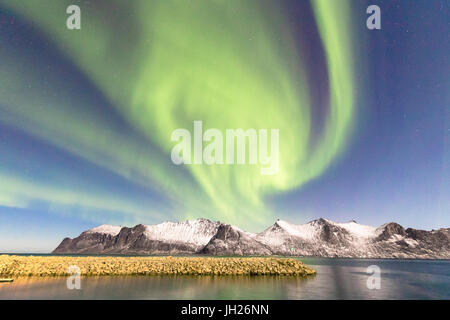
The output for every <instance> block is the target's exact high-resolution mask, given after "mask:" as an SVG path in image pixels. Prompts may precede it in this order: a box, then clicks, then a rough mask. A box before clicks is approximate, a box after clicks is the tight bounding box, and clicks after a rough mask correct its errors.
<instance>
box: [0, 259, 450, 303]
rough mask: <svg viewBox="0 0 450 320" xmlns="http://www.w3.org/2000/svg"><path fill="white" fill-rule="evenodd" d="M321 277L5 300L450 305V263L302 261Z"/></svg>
mask: <svg viewBox="0 0 450 320" xmlns="http://www.w3.org/2000/svg"><path fill="white" fill-rule="evenodd" d="M299 259H300V260H302V261H303V262H304V263H306V264H308V265H310V266H312V267H313V268H314V269H315V270H316V271H317V275H316V276H314V277H309V278H294V277H268V276H263V277H243V276H236V277H209V276H208V277H205V276H202V277H192V276H147V277H142V276H129V277H86V278H82V280H81V290H69V289H67V286H66V279H67V278H19V279H15V281H14V282H13V283H0V299H450V261H449V260H444V261H442V260H440V261H438V260H431V261H429V260H380V259H374V260H365V259H324V258H299ZM370 265H377V266H379V267H380V269H381V288H380V289H379V290H369V289H368V288H367V279H368V277H369V275H368V274H367V273H366V270H367V267H368V266H370Z"/></svg>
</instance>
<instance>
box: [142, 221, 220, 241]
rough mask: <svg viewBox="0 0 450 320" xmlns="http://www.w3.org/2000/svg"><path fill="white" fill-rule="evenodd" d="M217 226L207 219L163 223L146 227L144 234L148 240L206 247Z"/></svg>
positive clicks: (217, 223)
mask: <svg viewBox="0 0 450 320" xmlns="http://www.w3.org/2000/svg"><path fill="white" fill-rule="evenodd" d="M219 225H220V222H212V221H209V220H207V219H197V220H190V221H189V220H188V221H183V222H163V223H160V224H157V225H146V226H145V228H146V230H145V232H144V234H145V235H146V237H147V238H148V239H150V240H157V241H167V242H185V243H189V244H195V245H206V244H207V243H208V241H209V240H211V238H212V237H213V236H214V235H215V234H216V232H217V229H218V228H219Z"/></svg>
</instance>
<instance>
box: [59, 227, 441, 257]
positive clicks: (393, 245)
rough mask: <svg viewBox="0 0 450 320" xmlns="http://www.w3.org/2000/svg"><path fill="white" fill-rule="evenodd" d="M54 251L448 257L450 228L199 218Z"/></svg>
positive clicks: (103, 234) (111, 230)
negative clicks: (245, 225)
mask: <svg viewBox="0 0 450 320" xmlns="http://www.w3.org/2000/svg"><path fill="white" fill-rule="evenodd" d="M52 253H54V254H144V255H145V254H153V255H155V254H161V255H169V254H170V255H172V254H206V255H243V256H245V255H249V256H252V255H281V256H314V257H342V258H412V259H450V228H441V229H438V230H431V231H425V230H418V229H412V228H407V229H405V228H403V227H402V226H401V225H399V224H397V223H395V222H389V223H385V224H383V225H381V226H379V227H372V226H366V225H361V224H358V223H356V221H354V220H352V221H350V222H347V223H336V222H333V221H331V220H327V219H324V218H320V219H317V220H312V221H309V222H308V223H305V224H299V225H297V224H292V223H289V222H287V221H284V220H280V219H278V220H277V221H275V223H274V224H273V225H271V226H269V227H268V228H266V229H265V230H263V231H261V232H259V233H251V232H246V231H243V230H241V229H240V228H239V227H236V226H233V225H230V224H226V223H222V222H219V221H211V220H209V219H204V218H200V219H195V220H186V221H182V222H163V223H160V224H156V225H143V224H138V225H136V226H134V227H131V228H130V227H121V226H112V225H100V226H98V227H95V228H92V229H89V230H86V231H84V232H82V233H81V234H80V235H79V236H78V237H76V238H73V239H71V238H64V239H63V241H62V242H61V243H60V244H59V246H58V247H57V248H56V249H55V250H54V251H53V252H52Z"/></svg>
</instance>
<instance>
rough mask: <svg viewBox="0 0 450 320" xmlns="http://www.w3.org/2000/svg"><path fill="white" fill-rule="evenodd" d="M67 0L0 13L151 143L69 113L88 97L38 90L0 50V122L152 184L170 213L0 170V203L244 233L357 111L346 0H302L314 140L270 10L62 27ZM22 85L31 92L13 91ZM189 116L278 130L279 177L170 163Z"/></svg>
mask: <svg viewBox="0 0 450 320" xmlns="http://www.w3.org/2000/svg"><path fill="white" fill-rule="evenodd" d="M72 2H73V1H54V0H40V1H39V4H37V3H36V4H33V5H30V3H29V2H28V1H16V0H2V1H0V4H2V5H6V6H7V7H8V8H10V9H12V10H13V11H14V12H16V13H17V14H19V15H21V16H23V17H25V18H26V19H28V20H31V21H33V23H34V24H35V25H36V26H38V27H39V29H40V30H41V32H43V34H45V35H46V36H47V37H48V39H50V41H51V42H52V43H53V44H55V45H56V46H57V48H58V49H59V50H60V51H61V52H62V53H63V54H64V55H66V56H67V57H69V58H70V60H71V61H72V62H73V63H74V64H76V65H77V66H78V68H79V69H80V70H81V71H82V72H83V73H84V74H85V75H86V76H87V77H88V78H89V79H90V81H92V83H93V84H95V86H96V87H97V88H98V90H100V91H101V92H102V93H103V94H104V95H105V96H106V97H107V98H108V100H109V101H110V102H111V105H112V107H113V108H115V109H116V111H117V112H118V113H119V114H121V115H122V116H123V118H124V119H126V121H127V122H128V123H129V124H130V125H131V126H132V127H133V128H134V130H136V131H137V132H139V133H140V134H142V135H143V136H145V137H146V139H148V142H149V143H148V144H146V143H145V142H143V141H138V140H136V139H134V137H133V136H132V135H129V134H126V133H123V132H122V131H120V130H117V128H115V127H114V126H112V125H111V124H109V123H108V121H107V119H105V117H104V116H103V115H102V114H95V112H92V114H90V115H89V117H85V116H84V115H83V114H80V113H79V112H77V110H80V108H83V106H85V105H87V104H89V103H90V102H89V101H85V100H84V98H83V97H82V96H75V94H74V93H72V92H71V91H70V89H68V88H70V85H67V84H64V83H61V79H58V77H57V76H55V78H54V79H50V80H49V84H48V87H45V84H42V82H41V81H40V79H39V72H38V69H36V67H34V68H32V67H31V66H30V65H29V64H30V62H27V61H26V59H24V58H23V57H21V56H20V55H13V54H11V53H8V51H7V50H1V49H0V59H1V60H2V61H4V62H5V63H3V66H2V69H1V70H0V82H1V84H2V85H1V86H0V104H2V105H4V106H5V108H6V110H5V112H3V113H2V114H1V115H0V121H2V122H5V123H7V124H9V125H11V124H13V125H15V126H17V127H18V128H20V129H21V130H24V131H26V132H28V133H30V134H32V135H33V136H37V137H39V138H41V139H43V140H45V141H47V142H49V143H51V144H53V145H55V146H57V147H59V148H62V149H64V150H66V151H69V152H70V153H72V154H74V155H76V156H79V157H82V158H84V159H86V160H88V161H90V162H92V163H94V164H96V165H99V166H102V167H104V168H106V169H108V170H110V171H112V172H114V173H116V174H118V175H120V176H122V177H124V178H126V179H128V180H130V181H132V182H133V183H137V184H139V185H142V186H145V187H147V188H150V189H152V190H153V191H154V192H157V193H160V194H161V195H162V196H164V197H166V198H167V199H170V202H171V203H173V205H172V206H170V208H165V209H162V208H157V209H158V210H162V211H164V210H166V212H163V213H161V212H158V210H156V209H155V210H153V209H151V208H149V206H151V204H149V202H148V201H141V200H142V199H127V198H126V197H125V196H124V197H117V196H116V195H110V196H109V199H110V200H111V202H109V203H108V194H107V191H106V190H103V191H102V190H94V187H92V186H88V188H89V189H90V190H91V191H92V192H95V193H96V194H102V196H101V197H99V198H97V199H95V197H90V196H89V197H88V196H86V195H83V194H80V192H79V188H78V189H77V188H74V187H73V186H70V183H67V184H65V190H64V192H63V191H60V189H61V188H52V187H51V186H49V185H47V186H45V188H44V189H40V188H39V186H36V185H33V183H32V182H30V181H24V179H25V178H24V177H20V175H19V174H18V175H15V176H8V175H6V174H2V171H1V168H0V177H1V179H2V182H3V181H6V183H2V184H1V185H2V186H1V187H0V191H1V192H0V194H1V193H2V192H3V191H5V193H4V195H3V196H2V198H0V205H6V204H7V205H16V206H26V203H25V204H23V203H20V202H23V199H32V198H33V197H34V198H39V199H42V198H44V199H45V200H48V201H50V202H54V203H55V205H57V204H61V205H64V204H67V205H70V204H71V203H72V204H75V203H76V204H77V205H80V206H86V207H91V208H97V209H99V210H101V209H102V208H104V209H105V210H116V211H120V212H123V214H126V215H130V216H132V217H133V219H135V220H142V217H143V216H145V215H146V214H147V215H150V216H152V217H154V218H155V219H156V220H160V219H161V216H163V217H168V216H172V217H173V218H176V219H182V218H193V217H205V218H212V219H221V220H223V221H226V222H228V223H233V224H237V225H239V226H243V227H251V228H255V227H259V226H260V225H264V224H267V223H268V222H270V221H271V220H272V219H273V212H271V210H270V208H269V206H268V205H267V203H266V201H265V198H266V197H267V196H270V195H274V194H278V193H280V192H284V191H288V190H292V189H295V188H299V187H301V186H302V185H303V184H305V183H306V182H308V181H310V180H311V179H313V178H315V177H317V176H319V175H320V174H322V173H323V172H324V171H325V170H326V168H327V167H328V166H329V164H330V163H331V162H332V161H333V159H335V158H336V157H337V156H338V155H339V153H340V152H342V150H343V149H344V147H345V145H346V142H347V140H348V137H349V133H350V129H351V127H352V122H353V119H354V113H355V110H354V108H355V107H354V91H353V90H354V89H353V88H354V86H355V84H354V78H353V70H352V68H351V66H352V65H353V64H354V62H353V56H352V43H351V38H352V37H351V35H352V33H351V26H350V22H349V20H350V18H349V15H350V5H349V3H348V1H326V0H315V1H311V4H312V7H313V11H314V14H315V18H316V22H317V25H318V29H319V33H320V36H321V40H322V42H323V48H324V50H325V56H326V61H327V68H328V78H329V88H330V93H329V96H330V99H329V100H330V105H329V112H328V115H327V118H326V125H325V127H324V130H323V132H322V134H321V136H320V139H318V140H317V141H314V144H313V145H312V142H311V140H312V139H311V125H312V124H311V103H310V100H311V99H310V97H309V95H308V92H309V88H308V82H307V80H306V70H305V68H304V66H303V65H302V56H301V48H300V49H299V48H298V45H294V44H295V43H296V42H295V40H294V39H293V35H292V34H291V31H290V30H289V29H288V28H287V27H286V23H285V21H286V18H285V13H284V12H283V8H280V6H278V5H277V4H276V2H275V1H259V0H258V1H257V0H250V1H236V0H227V1H225V0H211V1H206V0H204V1H173V0H164V1H148V0H142V1H139V0H134V1H126V2H125V1H112V0H110V1H95V2H89V3H87V2H86V3H84V2H81V4H80V6H81V10H82V29H81V30H77V31H69V30H67V29H66V28H65V20H66V18H67V15H66V14H65V9H66V8H67V6H68V5H69V4H72ZM66 81H67V82H70V80H67V79H66ZM25 83H33V84H34V87H32V88H27V91H26V92H23V91H24V90H23V88H24V87H25ZM49 88H51V89H49ZM49 90H58V91H59V92H60V93H61V92H62V93H63V94H60V95H59V97H56V96H53V95H51V94H49V93H48V92H49ZM194 120H202V121H203V127H204V128H218V129H220V130H225V129H226V128H233V129H234V128H243V129H248V128H254V129H264V128H268V129H270V128H278V129H280V167H279V172H278V174H276V175H271V176H270V175H269V176H263V175H261V174H260V167H259V166H258V165H212V166H208V165H190V166H189V165H188V166H175V165H173V164H172V163H171V161H170V151H171V148H172V147H173V145H174V143H173V142H171V141H170V136H171V133H172V131H173V130H174V129H176V128H187V129H189V130H191V131H192V125H193V121H194ZM149 145H150V146H151V148H150V147H149ZM55 174H56V173H55ZM36 183H38V182H36ZM38 184H39V185H41V184H42V183H41V182H39V183H38ZM42 190H45V192H43V191H42ZM6 191H8V192H7V193H6ZM7 194H10V196H7ZM24 197H25V198H24ZM21 199H22V200H21ZM136 201H137V202H138V204H136ZM139 201H141V202H139ZM114 208H115V209H114ZM91 218H92V217H91ZM93 219H95V218H93ZM130 219H131V218H130ZM131 220H132V219H131Z"/></svg>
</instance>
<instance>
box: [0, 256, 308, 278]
mask: <svg viewBox="0 0 450 320" xmlns="http://www.w3.org/2000/svg"><path fill="white" fill-rule="evenodd" d="M72 265H74V266H77V267H79V268H80V270H81V275H82V276H124V275H290V276H307V275H313V274H315V273H316V272H315V271H314V270H313V269H311V268H309V267H308V266H306V265H304V264H303V263H302V262H300V261H298V260H296V259H292V258H231V257H230V258H228V257H227V258H221V257H217V258H211V257H92V256H89V257H65V256H15V255H0V276H3V277H19V276H38V277H39V276H41V277H48V276H67V275H69V273H68V270H67V269H68V267H69V266H72Z"/></svg>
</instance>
